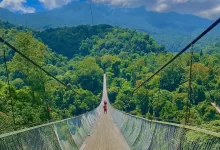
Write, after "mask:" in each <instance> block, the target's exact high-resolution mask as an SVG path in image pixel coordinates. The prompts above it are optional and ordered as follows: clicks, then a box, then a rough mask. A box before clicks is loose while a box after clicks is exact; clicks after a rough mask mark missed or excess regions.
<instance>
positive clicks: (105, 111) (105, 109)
mask: <svg viewBox="0 0 220 150" xmlns="http://www.w3.org/2000/svg"><path fill="white" fill-rule="evenodd" d="M103 109H104V114H105V113H106V114H107V102H106V101H104V106H103Z"/></svg>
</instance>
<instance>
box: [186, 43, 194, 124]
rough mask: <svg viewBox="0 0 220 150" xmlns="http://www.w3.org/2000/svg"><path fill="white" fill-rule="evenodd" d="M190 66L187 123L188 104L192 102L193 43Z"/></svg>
mask: <svg viewBox="0 0 220 150" xmlns="http://www.w3.org/2000/svg"><path fill="white" fill-rule="evenodd" d="M189 65H190V68H189V90H188V101H187V112H186V124H187V123H189V118H190V106H191V103H192V65H193V44H192V47H191V50H190V64H189Z"/></svg>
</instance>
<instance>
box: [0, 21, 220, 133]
mask: <svg viewBox="0 0 220 150" xmlns="http://www.w3.org/2000/svg"><path fill="white" fill-rule="evenodd" d="M5 26H7V27H5ZM0 34H1V36H3V37H4V38H5V39H6V40H7V41H9V42H10V43H11V44H13V45H14V46H15V47H17V48H18V49H20V50H21V51H22V52H23V53H24V54H25V55H27V56H28V57H29V58H31V59H32V60H34V61H36V62H37V63H38V64H40V66H42V67H43V68H44V69H46V70H47V71H49V72H50V73H52V74H53V75H54V76H56V77H57V78H59V79H60V80H61V81H63V82H64V83H66V84H68V86H72V87H73V89H75V90H76V91H77V92H78V93H79V95H77V94H75V93H74V92H73V91H71V90H70V89H69V88H65V87H63V86H62V85H60V84H59V83H57V81H55V80H53V79H51V78H49V77H48V76H47V75H45V74H44V73H43V72H41V71H40V70H39V69H37V68H36V67H34V66H33V65H32V64H30V63H29V62H27V61H26V60H24V59H23V58H21V57H20V56H19V55H18V54H14V52H13V51H12V50H10V49H8V48H7V47H6V46H5V45H3V44H0V79H1V81H0V110H1V111H0V126H1V128H0V133H4V132H9V131H12V130H13V128H14V129H19V128H24V127H29V126H33V125H37V124H42V123H45V122H47V121H55V120H60V119H63V118H67V117H71V116H76V115H79V114H82V113H85V112H86V111H90V110H92V109H94V108H96V107H97V106H98V104H99V102H100V98H101V92H102V79H103V73H104V72H106V74H107V83H108V84H107V86H108V94H109V99H110V101H111V103H112V105H113V106H114V107H116V108H118V109H120V110H122V111H125V112H128V113H131V114H134V115H138V116H142V117H146V118H151V119H152V118H153V119H159V120H165V121H172V122H183V121H184V115H185V111H186V107H185V105H186V103H187V100H188V98H187V92H188V82H187V81H188V75H189V74H188V73H189V54H188V53H186V54H184V55H182V56H181V58H179V59H178V60H176V61H175V62H174V63H173V64H172V65H170V66H169V68H167V69H166V70H164V71H163V72H161V74H159V75H157V76H156V77H155V78H153V79H152V80H151V81H150V82H149V83H148V84H146V86H144V87H142V88H140V89H139V90H138V91H137V92H136V93H134V94H133V95H131V91H133V90H134V89H135V87H137V86H138V85H139V84H140V83H142V82H143V81H144V80H145V79H147V77H149V76H150V75H151V74H152V73H154V72H155V71H156V70H157V69H158V68H159V67H160V66H161V65H162V64H164V63H165V62H166V61H167V60H169V59H170V58H171V57H172V56H173V54H172V53H169V52H166V51H164V47H163V46H161V45H159V44H157V43H156V42H155V41H154V40H153V39H152V38H151V37H150V36H149V35H147V34H143V33H137V32H136V31H132V30H128V29H122V28H118V27H112V26H108V25H98V26H93V27H91V26H78V27H70V28H67V27H66V28H58V29H49V30H46V31H45V32H40V33H39V32H35V31H30V30H29V29H26V30H19V28H17V27H14V26H11V25H9V26H8V25H4V26H3V27H1V28H0ZM35 37H36V38H37V39H36V38H35ZM39 40H42V41H43V42H45V43H42V42H40V41H39ZM50 40H51V41H53V42H50ZM72 43H73V44H72ZM46 44H48V46H49V47H47V46H46ZM50 48H53V50H51V49H50ZM4 50H5V51H6V59H7V66H8V73H9V80H10V85H11V86H10V89H11V93H9V88H8V85H7V72H6V70H5V64H4V59H3V58H4V55H3V54H4V53H3V52H4ZM219 50H220V47H219V44H217V43H216V44H214V45H207V48H205V49H202V50H201V51H200V52H199V53H195V54H194V59H193V60H194V64H193V101H192V102H191V116H190V124H191V125H199V126H204V127H206V128H210V130H214V131H217V132H219V131H220V129H219V125H220V122H219V119H220V115H219V114H218V113H217V112H216V110H215V108H214V107H213V106H211V104H210V102H215V103H216V104H218V105H220V78H219V74H220V69H219V68H220V65H219V64H220V54H219V53H218V51H219ZM206 52H207V53H208V54H207V53H206ZM62 54H63V55H62ZM64 55H65V56H64ZM67 57H68V58H67ZM159 87H160V88H159ZM12 102H13V103H12ZM12 104H13V110H14V117H15V123H16V125H15V126H13V119H12Z"/></svg>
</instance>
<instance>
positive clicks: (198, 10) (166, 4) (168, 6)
mask: <svg viewBox="0 0 220 150" xmlns="http://www.w3.org/2000/svg"><path fill="white" fill-rule="evenodd" d="M72 1H86V0H0V7H2V8H6V9H8V10H10V11H12V12H19V13H36V12H41V11H48V10H52V9H55V8H59V7H62V6H63V5H67V4H68V3H71V2H72ZM87 1H88V0H87ZM90 1H91V2H92V3H102V4H106V5H110V6H112V7H139V6H144V7H145V8H146V10H150V11H157V12H170V11H174V12H178V13H183V14H193V15H197V16H201V17H204V18H209V19H213V20H215V19H217V18H219V17H220V0H90Z"/></svg>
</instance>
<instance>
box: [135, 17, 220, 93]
mask: <svg viewBox="0 0 220 150" xmlns="http://www.w3.org/2000/svg"><path fill="white" fill-rule="evenodd" d="M219 23H220V18H219V19H217V20H216V21H215V22H214V23H213V24H212V25H210V26H209V27H208V28H207V29H206V30H205V31H203V32H202V33H201V34H200V35H199V36H198V37H197V38H195V39H194V40H193V41H192V42H191V43H189V44H188V45H187V46H186V47H185V48H183V50H181V51H180V52H179V53H178V54H176V55H175V56H174V57H173V58H172V59H171V60H169V61H168V62H167V63H166V64H164V65H163V66H162V67H161V68H159V69H158V70H157V71H156V72H155V73H154V74H153V75H151V76H150V77H149V78H148V79H147V80H145V81H144V82H143V83H141V84H140V85H139V86H138V87H137V88H135V89H134V90H133V91H132V94H133V93H134V92H135V91H136V90H137V89H139V88H140V87H142V86H143V85H144V84H145V83H146V82H148V81H150V80H151V79H152V78H153V77H154V76H155V75H157V74H158V73H159V72H160V71H161V70H163V69H164V68H165V67H167V66H168V65H169V64H170V63H171V62H173V61H174V60H175V59H176V58H177V57H179V56H180V55H181V54H182V53H183V52H185V51H186V50H187V49H188V48H190V47H191V45H193V44H195V43H196V42H197V41H198V40H200V39H201V38H202V37H203V36H204V35H206V34H207V33H208V32H209V31H211V30H212V29H213V28H214V27H215V26H217V25H218V24H219Z"/></svg>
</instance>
